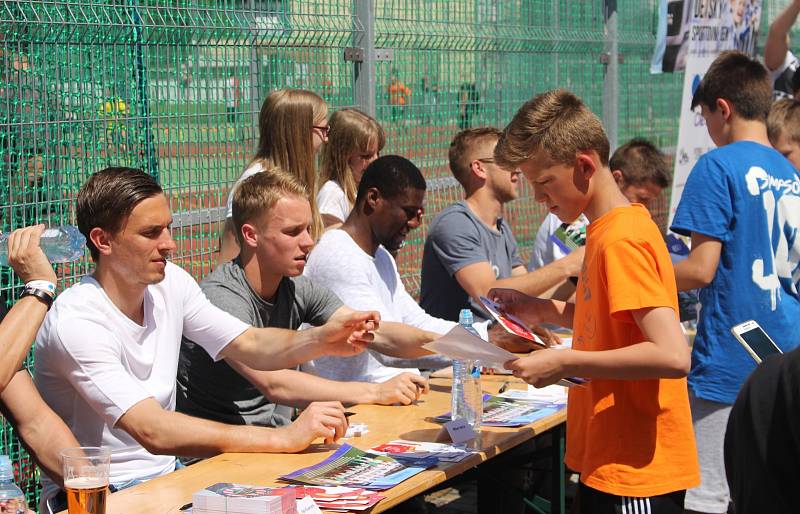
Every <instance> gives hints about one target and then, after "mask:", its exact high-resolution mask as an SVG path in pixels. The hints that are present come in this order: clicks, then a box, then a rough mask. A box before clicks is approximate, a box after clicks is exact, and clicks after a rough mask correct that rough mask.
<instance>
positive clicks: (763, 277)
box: [671, 52, 800, 513]
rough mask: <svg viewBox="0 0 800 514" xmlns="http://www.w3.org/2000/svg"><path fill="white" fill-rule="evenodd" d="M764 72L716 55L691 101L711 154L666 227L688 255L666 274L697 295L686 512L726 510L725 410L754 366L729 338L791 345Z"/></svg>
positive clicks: (790, 274)
mask: <svg viewBox="0 0 800 514" xmlns="http://www.w3.org/2000/svg"><path fill="white" fill-rule="evenodd" d="M771 104H772V89H771V87H770V82H769V77H768V74H767V70H766V69H765V68H764V66H763V65H762V64H761V63H760V62H758V61H756V60H755V59H753V58H751V57H749V56H747V55H745V54H742V53H740V52H724V53H722V54H720V56H719V57H717V58H716V59H715V60H714V62H713V63H712V64H711V66H710V67H709V68H708V71H707V72H706V74H705V76H704V77H703V80H702V81H701V82H700V85H699V86H698V88H697V90H696V91H695V93H694V96H693V98H692V108H696V107H698V106H699V107H700V109H701V111H702V116H703V118H704V119H705V122H706V128H707V129H708V134H709V135H710V136H711V139H712V140H713V141H714V144H716V145H717V146H718V147H719V148H716V149H714V150H712V151H710V152H708V153H706V154H705V155H703V156H702V157H701V158H700V159H699V160H698V161H697V164H695V166H694V168H693V169H692V171H691V173H690V174H689V178H688V179H687V181H686V186H685V187H684V190H683V195H682V196H681V201H680V203H679V204H678V208H677V210H676V212H675V217H674V219H673V220H672V227H671V229H672V231H673V232H676V233H679V234H682V235H690V236H691V238H692V250H691V252H690V253H689V256H688V257H687V258H686V259H685V260H684V261H681V262H680V263H678V264H677V265H676V266H675V278H676V280H677V283H678V289H679V290H686V289H695V288H701V291H700V303H701V304H702V306H703V308H702V309H701V310H700V323H699V325H698V327H697V336H696V337H695V340H694V346H693V348H692V369H691V371H690V373H689V390H690V392H691V395H690V398H689V401H690V403H691V406H692V420H693V422H694V431H695V435H696V437H697V449H698V452H699V458H700V470H701V473H702V482H703V483H702V485H701V486H700V487H698V488H696V489H693V490H690V491H688V492H687V494H686V508H687V510H691V511H692V512H708V513H723V512H727V511H728V503H729V501H730V494H729V492H728V484H727V481H726V477H725V464H724V459H723V437H724V435H725V427H726V425H727V421H728V416H729V414H730V410H731V405H733V402H734V401H735V400H736V395H737V393H738V392H739V388H740V387H741V386H742V384H743V383H744V380H745V378H746V377H747V375H748V374H749V373H750V372H751V371H752V370H753V368H754V367H755V363H754V362H753V360H752V359H751V358H750V356H749V355H748V354H747V352H745V351H744V349H743V348H742V347H741V346H740V345H739V344H738V343H737V341H736V339H734V337H733V336H732V335H731V332H730V329H731V327H732V326H734V325H737V324H739V323H741V322H743V321H747V320H750V319H753V320H756V321H757V322H758V323H759V324H760V325H761V326H762V327H763V328H764V329H765V330H766V331H767V333H769V334H770V335H771V336H772V338H773V339H774V340H775V342H776V343H777V344H778V346H780V347H781V349H782V350H783V351H784V352H787V351H789V350H790V349H792V348H794V347H795V346H797V345H798V343H800V336H798V332H797V330H796V325H797V320H798V318H800V295H798V277H800V270H798V257H799V256H800V238H798V237H797V234H798V225H800V217H798V214H799V213H800V176H798V174H797V171H796V170H795V169H794V168H793V167H792V165H791V164H790V163H789V161H787V160H786V159H784V158H783V157H782V156H781V155H780V154H779V153H778V152H776V151H775V150H774V149H773V148H771V147H770V142H769V140H768V138H767V127H766V125H765V121H766V119H767V113H768V112H769V110H770V106H771Z"/></svg>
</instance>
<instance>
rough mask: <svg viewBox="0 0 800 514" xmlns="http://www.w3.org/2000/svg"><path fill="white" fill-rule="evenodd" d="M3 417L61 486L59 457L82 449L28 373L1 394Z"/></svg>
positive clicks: (36, 459) (17, 375)
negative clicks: (73, 449)
mask: <svg viewBox="0 0 800 514" xmlns="http://www.w3.org/2000/svg"><path fill="white" fill-rule="evenodd" d="M0 406H1V407H2V412H3V415H4V416H6V418H7V419H8V420H9V421H11V423H12V425H13V426H14V428H15V429H16V430H17V432H18V434H19V436H20V439H21V440H22V442H23V444H24V445H25V447H26V448H27V449H28V453H30V455H31V456H32V457H33V459H34V460H35V461H36V462H37V463H38V464H39V467H41V468H42V470H43V471H44V472H45V473H46V474H47V476H49V477H50V478H51V479H53V480H54V481H55V482H56V483H58V484H59V485H60V484H61V483H62V482H63V480H62V475H61V461H60V457H59V453H60V452H61V450H63V449H64V448H69V447H72V446H80V444H79V443H78V441H77V440H76V439H75V436H73V435H72V433H71V432H70V431H69V428H67V426H66V425H65V424H64V422H63V421H62V420H61V418H60V417H58V415H57V414H56V413H55V412H53V411H52V410H51V409H50V407H48V406H47V404H46V403H45V402H44V400H43V399H42V397H41V396H39V392H38V391H37V390H36V386H34V385H33V381H32V380H31V377H30V375H28V372H27V371H20V372H18V373H17V374H16V375H14V378H12V380H11V382H10V383H9V385H8V387H7V388H6V389H5V391H3V392H2V394H0Z"/></svg>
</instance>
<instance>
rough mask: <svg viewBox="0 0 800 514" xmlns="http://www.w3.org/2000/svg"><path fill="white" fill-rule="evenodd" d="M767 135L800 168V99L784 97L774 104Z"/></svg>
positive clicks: (768, 122) (773, 144) (768, 119)
mask: <svg viewBox="0 0 800 514" xmlns="http://www.w3.org/2000/svg"><path fill="white" fill-rule="evenodd" d="M767 136H768V137H769V142H770V143H771V144H772V147H773V148H775V149H776V150H777V151H779V152H780V153H781V155H783V156H784V157H786V158H787V159H788V160H789V162H791V163H792V166H794V167H795V169H800V100H796V99H794V98H784V99H782V100H778V101H777V102H775V103H774V104H772V108H771V109H770V110H769V115H768V116H767Z"/></svg>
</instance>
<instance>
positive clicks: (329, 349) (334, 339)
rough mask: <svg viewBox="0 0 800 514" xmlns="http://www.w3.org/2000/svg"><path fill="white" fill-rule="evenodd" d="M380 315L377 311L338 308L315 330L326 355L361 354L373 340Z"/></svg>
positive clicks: (348, 355)
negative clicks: (323, 345)
mask: <svg viewBox="0 0 800 514" xmlns="http://www.w3.org/2000/svg"><path fill="white" fill-rule="evenodd" d="M380 319H381V315H380V313H379V312H377V311H354V310H352V309H348V308H347V307H341V308H339V309H338V310H337V311H336V312H335V313H333V316H331V317H330V318H329V319H328V322H327V323H325V324H324V325H322V326H320V327H318V328H317V330H318V331H319V338H320V340H321V341H322V342H323V343H325V344H326V354H327V355H336V356H339V357H350V356H353V355H357V354H359V353H361V352H363V351H364V350H365V349H366V348H367V346H368V345H369V344H370V343H371V342H372V341H373V339H375V334H374V332H375V330H377V329H378V326H379V323H380Z"/></svg>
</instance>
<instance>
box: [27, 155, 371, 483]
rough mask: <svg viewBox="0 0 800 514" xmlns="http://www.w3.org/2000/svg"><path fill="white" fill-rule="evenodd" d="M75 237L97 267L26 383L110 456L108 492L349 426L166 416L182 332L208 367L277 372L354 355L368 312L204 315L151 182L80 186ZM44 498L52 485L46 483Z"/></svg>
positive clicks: (44, 333)
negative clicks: (265, 321)
mask: <svg viewBox="0 0 800 514" xmlns="http://www.w3.org/2000/svg"><path fill="white" fill-rule="evenodd" d="M76 214H77V220H78V228H79V229H80V231H81V233H83V234H84V236H86V244H87V246H88V247H89V250H90V252H91V254H92V258H93V260H94V262H95V264H96V268H95V271H94V273H93V274H92V275H89V276H86V277H84V278H83V279H82V280H81V282H80V283H79V284H76V285H74V286H72V287H70V288H69V289H67V290H66V291H64V292H63V293H62V294H61V295H60V296H59V298H58V299H57V300H56V302H55V303H54V305H53V308H52V310H51V311H50V312H49V314H48V315H47V318H46V319H45V322H44V324H43V326H42V328H41V330H40V331H39V334H38V335H37V337H36V359H35V362H36V364H35V366H36V373H35V376H36V384H37V386H38V387H39V390H40V391H41V392H42V396H43V397H44V399H45V401H46V402H47V403H48V404H49V405H50V407H51V408H52V409H53V410H54V411H55V412H56V413H57V414H59V415H60V416H61V418H62V419H64V421H65V422H66V424H67V426H69V428H70V429H71V430H72V432H73V433H74V434H75V437H76V438H77V439H78V441H79V442H80V443H81V445H84V446H103V447H106V448H109V449H111V450H112V457H111V477H110V483H111V485H113V486H115V487H120V486H124V485H126V484H128V483H130V482H131V481H137V480H143V479H149V478H152V477H156V476H159V475H163V474H165V473H169V472H170V471H172V470H173V469H175V457H174V456H175V455H178V456H198V457H204V456H210V455H215V454H218V453H222V452H234V451H235V452H295V451H300V450H302V449H304V448H305V447H306V446H308V444H309V443H311V441H313V440H314V439H316V438H324V439H325V440H326V441H333V440H335V439H338V438H339V437H341V436H342V435H344V432H345V430H346V428H347V421H346V418H345V416H344V412H343V410H342V408H341V405H339V404H318V405H317V406H316V407H313V408H309V409H308V410H306V411H304V412H303V414H301V415H300V416H299V418H298V419H297V420H296V421H295V422H294V423H293V424H292V425H290V426H288V427H285V428H279V429H268V428H263V427H253V426H230V425H224V424H221V423H216V422H212V421H207V420H201V419H199V418H193V417H190V416H186V415H183V414H180V413H176V412H174V408H175V394H176V393H175V390H176V381H175V379H176V373H177V367H178V354H179V349H180V341H181V335H182V334H185V335H186V336H187V337H189V338H191V339H192V340H193V341H195V342H196V343H197V344H199V345H200V346H202V347H203V348H204V349H205V350H206V351H207V352H208V353H209V355H211V357H212V358H214V359H216V360H218V359H223V358H224V359H235V360H236V361H239V362H242V363H244V364H246V365H248V366H250V367H252V368H254V369H262V370H268V369H281V368H285V367H290V366H294V365H296V364H298V363H301V362H304V361H306V360H309V359H313V358H317V357H320V356H323V355H342V356H349V355H354V354H357V353H360V352H361V351H362V350H363V349H364V347H365V346H366V344H368V343H369V341H371V340H372V335H373V334H372V332H371V331H372V330H373V329H374V328H376V325H377V321H376V320H379V316H380V315H379V314H378V313H377V312H361V313H358V312H354V311H350V312H349V313H342V315H334V316H331V318H330V319H329V320H328V322H327V323H326V324H324V325H322V326H320V327H314V328H311V329H309V330H306V331H301V332H298V331H295V330H283V329H277V328H253V327H251V326H249V325H247V324H246V323H244V322H242V321H240V320H238V319H237V318H235V317H234V316H232V315H230V314H228V313H226V312H224V311H222V310H220V309H219V308H217V307H215V306H213V305H212V304H211V303H210V302H209V301H208V300H207V299H206V297H205V296H204V295H203V293H202V292H201V290H200V287H199V286H198V285H197V283H196V282H195V280H194V279H193V278H192V277H191V276H190V275H189V274H188V273H186V272H185V271H183V270H182V269H181V268H180V267H178V266H176V265H175V264H172V263H170V262H169V261H168V260H167V258H168V257H169V255H170V254H171V253H172V252H173V251H174V250H175V248H176V245H175V241H174V240H173V239H172V236H171V234H170V225H171V224H172V216H171V214H170V210H169V205H168V201H167V198H166V196H165V195H164V193H163V191H162V190H161V187H160V186H159V185H158V184H157V183H156V182H155V181H154V180H153V178H152V177H150V176H149V175H147V174H145V173H144V172H142V171H141V170H135V169H131V168H107V169H105V170H103V171H101V172H99V173H96V174H94V175H93V176H92V177H90V178H89V180H88V181H87V182H86V183H85V184H84V185H83V187H82V188H81V190H80V192H79V193H78V198H77V209H76ZM44 487H45V493H44V494H45V496H49V495H52V494H53V493H54V492H55V490H56V488H55V486H54V485H53V484H52V482H47V481H46V482H45V484H44Z"/></svg>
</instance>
